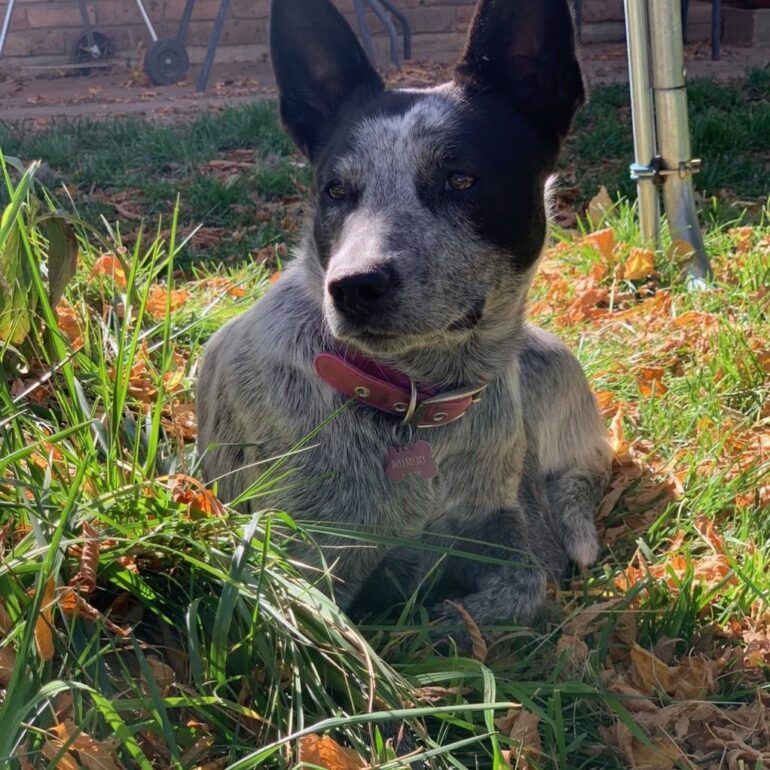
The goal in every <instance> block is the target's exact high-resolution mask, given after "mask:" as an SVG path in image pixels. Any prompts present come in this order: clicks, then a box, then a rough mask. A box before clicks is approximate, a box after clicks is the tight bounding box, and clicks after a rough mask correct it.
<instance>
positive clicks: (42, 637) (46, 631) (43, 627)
mask: <svg viewBox="0 0 770 770" xmlns="http://www.w3.org/2000/svg"><path fill="white" fill-rule="evenodd" d="M54 588H55V585H54V579H53V578H52V577H51V578H48V582H47V583H46V584H45V589H44V590H43V601H42V603H41V605H40V615H39V616H38V618H37V620H36V621H35V646H36V647H37V652H38V655H40V658H41V659H42V660H51V658H52V657H53V652H54V648H53V605H54Z"/></svg>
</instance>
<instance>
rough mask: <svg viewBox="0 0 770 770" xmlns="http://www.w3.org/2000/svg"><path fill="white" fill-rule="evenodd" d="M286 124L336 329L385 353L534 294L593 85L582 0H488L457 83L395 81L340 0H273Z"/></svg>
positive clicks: (490, 319) (493, 314) (486, 320)
mask: <svg viewBox="0 0 770 770" xmlns="http://www.w3.org/2000/svg"><path fill="white" fill-rule="evenodd" d="M271 47H272V59H273V67H274V70H275V74H276V78H277V82H278V89H279V94H280V111H281V117H282V120H283V122H284V125H285V126H286V129H287V130H288V132H289V133H290V135H291V136H292V138H293V139H294V141H295V142H296V143H297V145H298V146H299V148H300V149H301V150H302V152H303V153H304V154H305V155H306V156H307V157H308V158H309V160H310V162H311V163H312V165H313V169H314V175H315V188H316V196H317V200H316V206H315V213H314V217H315V219H314V225H313V241H314V243H315V249H314V251H315V252H316V254H317V257H318V260H319V261H320V267H321V269H322V271H323V274H324V300H323V305H324V313H325V316H326V320H327V322H328V325H329V327H330V329H331V331H332V333H333V334H334V335H335V336H336V337H338V338H339V339H341V340H344V341H346V342H348V343H351V344H353V345H355V346H357V347H360V348H362V349H364V350H367V351H368V352H370V353H373V354H377V353H381V354H394V353H397V352H400V351H404V350H408V349H414V348H417V347H420V346H430V345H435V344H436V343H437V341H439V340H441V341H442V342H444V343H446V342H447V341H450V342H451V341H453V340H455V339H456V340H457V341H458V342H459V341H462V340H464V339H467V338H468V337H469V335H472V334H474V333H475V332H476V331H481V330H482V329H484V328H485V327H489V326H490V325H494V324H498V325H499V324H500V323H504V322H505V320H504V319H505V318H506V317H510V316H511V313H512V312H513V311H512V310H511V308H517V307H518V308H520V307H521V305H522V304H523V302H522V300H523V297H524V294H525V293H526V288H527V285H528V283H529V278H530V275H531V273H532V268H533V266H534V265H535V263H536V261H537V259H538V257H539V255H540V251H541V249H542V246H543V242H544V238H545V232H546V212H545V202H544V189H545V184H546V181H547V178H548V176H549V175H550V174H551V173H552V171H553V169H554V166H555V162H556V158H557V154H558V150H559V145H560V144H561V142H562V140H563V139H564V137H565V135H566V134H567V131H568V130H569V127H570V124H571V122H572V118H573V116H574V114H575V111H576V110H577V108H578V107H579V105H580V104H581V102H582V100H583V97H584V91H583V82H582V78H581V73H580V68H579V65H578V62H577V59H576V56H575V43H574V31H573V25H572V16H571V13H570V9H569V6H568V0H480V2H479V4H478V8H477V10H476V14H475V17H474V19H473V22H472V24H471V29H470V32H469V35H468V40H467V43H466V47H465V51H464V53H463V54H462V57H461V59H460V61H459V63H458V64H457V66H456V68H455V72H454V79H453V81H452V82H451V83H447V84H446V85H444V86H440V87H438V88H434V89H425V90H414V89H404V90H386V89H385V88H384V85H383V83H382V80H381V79H380V77H379V75H378V74H377V73H376V71H375V70H374V69H373V68H372V66H371V65H370V64H369V61H368V60H367V57H366V55H365V53H364V51H363V50H362V48H361V46H360V45H359V43H358V41H357V40H356V37H355V35H354V34H353V32H352V30H351V29H350V27H349V26H348V25H347V23H346V22H345V20H344V19H343V17H342V16H341V15H340V14H339V13H338V12H337V10H336V9H335V8H334V7H333V6H332V4H331V3H330V2H329V0H273V9H272V29H271Z"/></svg>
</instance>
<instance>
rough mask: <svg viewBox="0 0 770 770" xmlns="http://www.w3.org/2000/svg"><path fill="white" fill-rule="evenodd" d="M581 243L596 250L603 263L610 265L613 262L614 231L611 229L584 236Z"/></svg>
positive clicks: (606, 228)
mask: <svg viewBox="0 0 770 770" xmlns="http://www.w3.org/2000/svg"><path fill="white" fill-rule="evenodd" d="M583 243H585V244H586V245H588V246H591V247H592V248H594V249H596V251H597V252H599V254H600V255H601V257H602V259H603V260H604V261H605V262H607V263H609V264H612V263H613V262H614V261H615V231H614V230H613V229H612V228H611V227H605V228H604V230H597V231H596V232H595V233H590V234H589V235H586V237H585V238H584V239H583Z"/></svg>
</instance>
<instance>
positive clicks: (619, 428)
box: [610, 406, 628, 457]
mask: <svg viewBox="0 0 770 770" xmlns="http://www.w3.org/2000/svg"><path fill="white" fill-rule="evenodd" d="M610 446H611V447H612V449H613V450H614V452H615V455H616V456H617V457H621V456H623V455H624V454H626V452H627V451H628V444H627V443H626V435H625V432H624V430H623V407H620V406H619V407H618V411H617V412H615V416H614V417H613V418H612V422H611V423H610Z"/></svg>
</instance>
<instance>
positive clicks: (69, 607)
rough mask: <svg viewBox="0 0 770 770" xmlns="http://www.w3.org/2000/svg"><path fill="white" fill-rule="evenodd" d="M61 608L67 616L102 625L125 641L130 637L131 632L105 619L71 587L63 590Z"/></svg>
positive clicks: (60, 599) (60, 600)
mask: <svg viewBox="0 0 770 770" xmlns="http://www.w3.org/2000/svg"><path fill="white" fill-rule="evenodd" d="M59 608H60V609H61V611H62V612H63V613H64V614H65V615H69V616H71V617H72V616H77V617H79V618H82V619H83V620H88V621H90V622H91V623H102V624H103V625H104V628H105V629H106V630H107V631H110V632H112V633H113V634H115V635H116V636H119V637H121V638H123V639H125V638H126V637H127V636H129V631H126V629H125V628H121V627H120V626H119V625H117V624H116V623H113V622H112V621H111V620H110V619H109V618H107V617H105V616H104V614H103V613H102V612H100V611H99V610H97V609H96V607H94V606H92V605H90V604H89V603H88V602H87V601H86V600H85V599H84V598H83V597H82V596H80V595H79V594H78V593H77V591H75V589H74V588H72V587H70V586H66V587H65V588H64V589H63V590H62V592H61V595H60V597H59Z"/></svg>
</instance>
